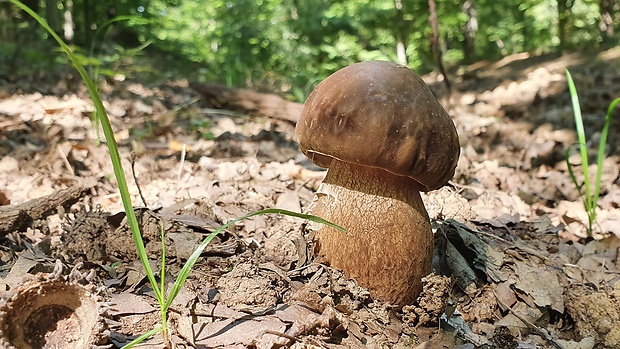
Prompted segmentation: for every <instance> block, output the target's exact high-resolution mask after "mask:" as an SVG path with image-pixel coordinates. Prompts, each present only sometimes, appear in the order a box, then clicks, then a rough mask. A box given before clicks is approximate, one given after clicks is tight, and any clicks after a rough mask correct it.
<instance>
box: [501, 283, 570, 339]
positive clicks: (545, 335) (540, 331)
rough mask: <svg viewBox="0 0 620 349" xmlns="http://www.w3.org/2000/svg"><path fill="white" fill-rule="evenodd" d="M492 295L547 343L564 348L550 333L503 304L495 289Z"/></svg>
mask: <svg viewBox="0 0 620 349" xmlns="http://www.w3.org/2000/svg"><path fill="white" fill-rule="evenodd" d="M493 295H494V296H495V299H496V300H497V303H499V305H501V306H502V307H503V308H506V309H508V311H510V313H511V314H512V315H514V316H516V317H517V318H518V319H519V320H521V322H523V323H524V324H525V325H526V326H527V327H529V328H530V329H532V330H534V331H535V332H536V333H538V334H539V335H540V336H541V337H543V338H544V339H545V340H546V341H547V342H548V343H550V344H551V345H553V346H554V347H556V348H557V349H564V347H563V346H562V345H560V343H558V342H556V341H555V339H553V338H551V335H549V333H548V332H547V331H546V330H544V329H542V328H540V327H538V326H536V325H535V324H533V323H532V322H530V321H529V320H528V319H526V318H524V317H523V316H521V315H519V314H517V312H515V311H514V310H513V309H512V308H511V307H509V306H507V305H506V304H504V302H502V301H501V300H500V299H499V297H498V296H497V293H495V290H493Z"/></svg>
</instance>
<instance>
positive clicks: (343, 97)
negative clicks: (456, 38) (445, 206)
mask: <svg viewBox="0 0 620 349" xmlns="http://www.w3.org/2000/svg"><path fill="white" fill-rule="evenodd" d="M295 133H296V136H297V140H298V142H299V146H300V149H301V151H302V152H303V153H304V155H306V156H307V157H308V158H309V159H310V160H312V162H313V163H314V164H315V165H317V166H320V167H323V168H328V171H327V175H326V177H325V180H324V181H323V183H322V184H321V185H320V187H319V188H318V190H317V192H316V194H315V196H314V199H313V201H312V203H311V204H310V205H309V208H308V212H309V213H310V214H313V215H316V216H319V217H322V218H324V219H326V220H328V221H330V222H332V223H335V224H337V225H340V226H341V227H344V228H345V229H346V230H347V232H343V231H339V230H336V229H334V228H331V227H329V226H320V227H317V228H316V229H315V231H314V250H315V255H316V256H317V258H319V260H320V261H321V262H323V263H325V264H328V265H330V266H331V267H333V268H336V269H341V270H343V271H344V272H345V274H346V275H347V276H348V277H350V278H353V279H355V280H357V282H358V283H359V284H360V285H362V286H364V287H366V288H368V290H369V291H370V293H371V295H372V296H373V297H374V298H376V299H380V300H383V301H386V302H389V303H391V304H394V305H397V306H403V305H406V304H410V303H411V302H413V301H414V300H415V298H416V297H417V296H418V295H419V293H420V292H421V290H422V282H421V279H422V277H424V276H426V275H428V274H429V273H430V272H431V262H432V254H433V233H432V231H431V226H430V221H429V217H428V213H427V212H426V209H425V207H424V203H423V202H422V198H421V197H420V192H421V191H422V192H426V191H430V190H435V189H438V188H440V187H441V186H443V185H444V184H445V183H446V182H448V180H450V178H452V176H453V175H454V170H455V168H456V164H457V161H458V157H459V153H460V148H459V140H458V134H457V132H456V128H455V126H454V123H453V122H452V120H451V118H450V116H449V115H448V113H447V112H446V111H445V109H444V108H443V107H442V106H441V104H440V103H439V102H438V101H437V99H436V98H435V97H434V95H433V93H432V92H431V91H430V89H429V88H428V86H426V84H425V83H424V81H423V80H422V79H421V78H420V77H419V76H418V75H416V74H415V73H414V72H413V71H412V70H410V69H409V68H407V67H405V66H402V65H399V64H395V63H390V62H383V61H371V62H362V63H357V64H353V65H351V66H348V67H345V68H343V69H341V70H339V71H337V72H336V73H334V74H332V75H331V76H329V77H327V78H326V79H325V80H324V81H322V82H321V83H320V84H319V85H318V86H317V87H316V88H315V89H314V91H312V93H311V94H310V96H309V97H308V99H307V101H306V103H305V105H304V109H303V111H302V114H301V116H300V119H299V121H298V122H297V126H296V128H295Z"/></svg>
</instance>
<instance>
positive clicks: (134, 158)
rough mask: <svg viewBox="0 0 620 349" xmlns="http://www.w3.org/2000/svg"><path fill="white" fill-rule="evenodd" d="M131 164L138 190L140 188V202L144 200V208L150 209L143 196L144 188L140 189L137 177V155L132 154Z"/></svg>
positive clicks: (132, 174)
mask: <svg viewBox="0 0 620 349" xmlns="http://www.w3.org/2000/svg"><path fill="white" fill-rule="evenodd" d="M129 163H130V164H131V176H132V177H133V181H134V183H136V188H138V195H140V200H142V204H144V207H148V206H147V205H146V200H145V199H144V195H142V188H140V183H139V182H138V177H137V176H136V166H135V165H136V154H135V153H133V152H132V153H131V159H130V161H129Z"/></svg>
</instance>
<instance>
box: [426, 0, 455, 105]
mask: <svg viewBox="0 0 620 349" xmlns="http://www.w3.org/2000/svg"><path fill="white" fill-rule="evenodd" d="M428 9H429V12H430V15H429V17H428V20H429V22H430V24H431V28H432V30H433V35H432V37H431V50H432V51H433V54H434V55H435V61H436V62H437V67H438V68H439V71H440V72H441V75H443V82H444V84H445V85H446V97H447V101H450V95H451V94H452V86H451V85H450V80H448V73H447V72H446V68H445V67H444V66H443V54H442V52H441V47H439V19H438V18H437V5H436V3H435V0H428Z"/></svg>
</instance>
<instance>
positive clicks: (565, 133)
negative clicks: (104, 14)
mask: <svg viewBox="0 0 620 349" xmlns="http://www.w3.org/2000/svg"><path fill="white" fill-rule="evenodd" d="M566 68H568V69H570V71H571V73H572V74H573V78H574V80H575V82H576V85H577V89H578V91H579V94H580V99H581V102H582V109H583V117H584V122H585V127H586V133H587V138H588V140H590V142H591V143H590V142H589V143H588V146H589V147H590V149H591V152H590V153H591V160H590V161H591V164H592V163H594V162H595V159H596V149H597V148H596V147H597V141H598V140H599V139H600V130H601V128H602V125H603V121H604V115H605V113H606V111H607V107H608V106H609V103H610V102H611V101H612V100H613V99H614V98H616V97H620V49H612V50H608V51H602V52H593V53H583V54H569V55H564V56H554V55H547V56H533V57H530V56H528V55H525V54H521V55H515V56H511V57H507V58H505V59H503V60H502V61H499V62H479V63H476V64H475V65H472V66H469V67H467V68H463V69H460V70H459V71H456V72H454V73H453V74H452V78H453V81H452V83H453V86H454V91H453V93H452V95H451V96H450V98H448V96H446V95H445V91H444V87H443V83H442V81H441V77H440V76H437V75H435V74H429V75H427V76H424V79H425V81H426V82H427V83H428V84H429V86H431V88H432V89H433V90H434V92H435V93H436V94H437V95H438V96H439V97H440V99H441V100H442V101H443V102H444V105H445V106H446V108H447V109H448V110H449V112H450V114H451V115H452V117H453V118H454V121H455V123H456V125H457V129H458V131H459V136H460V141H461V147H462V148H461V158H460V161H459V165H458V168H457V173H456V175H455V176H454V178H453V179H452V181H451V182H450V183H449V184H448V185H446V186H445V187H444V188H442V189H440V190H437V191H434V192H430V193H427V194H425V195H424V196H423V199H424V202H425V205H426V207H427V210H428V212H429V216H430V217H431V219H432V224H433V230H434V235H435V255H434V271H435V274H434V275H430V276H428V277H427V278H425V287H424V290H423V292H422V294H421V295H420V297H419V298H418V300H417V301H416V302H414V303H413V304H411V305H407V306H405V307H404V308H403V309H401V310H396V309H394V308H393V307H391V306H390V305H389V304H385V303H382V302H379V301H375V300H373V299H372V297H371V296H370V294H369V293H368V291H367V290H365V289H364V288H362V287H360V286H359V285H357V284H356V283H355V281H354V280H348V279H347V278H346V277H345V276H344V275H343V274H342V273H341V272H339V271H337V270H332V269H330V268H328V267H326V266H322V265H320V264H318V263H316V262H315V261H314V260H313V255H312V248H311V241H310V239H309V235H311V231H310V229H309V226H308V225H307V223H306V222H304V221H301V220H299V219H296V218H291V217H286V216H280V215H267V216H256V217H253V218H251V219H248V220H245V221H242V222H239V223H237V224H235V225H233V226H232V227H230V228H229V229H227V230H226V231H225V232H224V233H223V234H220V235H219V236H218V237H216V239H214V240H213V242H212V243H211V244H210V245H209V246H208V247H207V249H206V250H205V252H204V253H203V256H202V257H201V258H200V259H199V261H198V263H197V264H196V266H195V268H194V270H193V271H192V273H191V274H190V276H189V278H188V280H187V283H186V285H185V286H184V287H183V289H182V290H181V292H180V294H179V296H178V297H177V298H176V299H175V301H174V303H173V306H172V308H171V311H170V319H169V320H170V323H169V328H170V339H171V341H172V343H174V345H175V346H177V347H195V348H246V347H255V348H279V347H291V348H366V347H367V348H405V347H411V348H478V347H480V348H482V347H486V348H565V349H569V348H582V349H585V348H618V347H620V283H618V282H617V281H618V279H619V276H620V258H619V255H618V254H619V251H620V240H619V239H618V237H619V236H620V208H619V207H620V179H619V172H620V160H619V159H620V158H619V156H620V137H618V135H619V134H620V133H619V132H618V130H619V129H620V123H619V122H618V118H617V117H618V114H619V112H617V111H616V113H615V120H613V121H612V129H611V130H610V133H609V140H608V146H607V151H606V158H605V162H604V165H603V174H602V182H601V196H600V201H599V210H598V212H597V217H598V224H597V225H596V226H595V230H594V235H593V237H589V236H588V234H587V230H586V226H587V216H586V214H585V211H584V208H583V205H582V203H581V198H580V196H579V192H578V191H577V189H576V188H575V186H574V184H573V183H572V181H571V179H570V176H569V174H568V168H567V165H566V161H565V154H566V149H568V148H571V147H572V148H571V149H572V151H571V152H570V157H569V161H570V162H571V163H572V164H573V165H574V170H575V173H576V175H577V176H578V177H579V178H581V174H582V173H583V171H582V169H581V166H580V158H579V156H576V154H577V153H576V151H575V149H576V148H575V146H574V144H575V142H576V136H575V131H574V121H573V113H572V108H571V104H570V97H569V94H568V90H567V84H566V78H565V75H564V70H565V69H566ZM76 80H77V79H76V78H75V77H71V76H65V77H62V78H60V79H52V78H50V77H37V78H35V77H32V78H31V79H20V80H19V81H2V80H0V156H1V159H0V240H1V243H0V275H1V276H2V279H0V294H3V298H4V301H3V302H4V303H2V302H0V307H1V306H2V304H4V305H5V306H6V304H7V299H9V297H11V296H13V295H14V292H15V291H16V290H17V289H18V287H19V285H20V284H22V283H23V282H26V281H27V280H26V279H28V278H27V277H25V275H26V274H36V273H39V272H43V273H51V272H53V271H54V266H55V263H56V260H60V261H61V262H62V264H64V265H65V268H64V269H63V270H65V272H64V273H65V274H67V275H65V276H66V277H65V278H66V279H71V278H70V277H69V275H68V274H69V273H76V272H78V273H80V275H82V276H83V277H81V278H79V279H80V282H81V283H83V284H84V283H87V284H89V285H90V287H92V288H93V289H96V291H97V294H98V295H99V296H100V297H101V302H100V309H99V310H98V311H99V312H101V314H102V319H103V322H104V323H105V326H102V327H101V328H98V330H99V331H100V335H101V336H100V337H101V338H104V339H103V340H102V341H101V343H102V344H101V345H102V347H106V348H117V347H120V346H122V345H123V344H125V343H127V342H128V341H129V340H131V339H132V338H134V337H135V336H138V335H140V334H142V333H144V332H146V331H148V330H150V329H151V328H153V326H156V325H157V324H158V321H159V312H158V310H157V305H156V301H155V300H154V297H153V290H151V289H150V286H149V283H148V281H147V280H146V278H145V275H144V272H143V271H142V267H141V266H140V264H139V262H138V259H137V253H136V250H135V247H134V245H133V240H132V237H131V232H130V230H129V228H128V227H127V223H126V220H125V214H124V212H123V206H122V202H121V200H120V196H119V193H118V191H117V189H116V188H117V186H116V183H115V179H114V175H113V171H112V166H111V163H110V160H109V157H108V153H107V152H108V149H107V147H106V146H105V144H100V145H97V143H96V142H95V141H94V140H95V139H96V133H95V132H94V131H93V127H92V121H91V114H92V106H91V103H90V102H89V99H88V95H87V93H86V91H85V89H84V88H83V87H82V86H81V84H80V83H79V81H76ZM100 90H101V92H102V96H103V99H104V101H105V105H106V108H107V111H108V113H109V115H110V119H111V122H112V124H113V127H114V130H115V131H116V134H115V136H116V139H117V141H118V142H119V144H120V151H121V157H122V158H123V165H124V168H125V172H126V174H127V176H128V180H129V186H130V190H131V195H132V200H133V204H134V206H135V207H136V210H135V212H136V214H137V216H138V219H139V221H140V223H141V228H142V234H143V238H144V241H145V244H146V250H147V252H148V255H149V257H150V258H151V260H152V266H153V268H154V269H155V270H156V274H157V275H161V273H160V271H159V270H158V269H159V261H160V258H161V251H162V241H161V236H162V232H163V234H164V244H165V251H166V270H165V273H164V274H165V276H166V279H165V281H166V285H167V287H168V288H169V287H171V284H172V282H173V280H174V278H175V277H176V276H177V275H178V274H179V271H180V269H181V267H182V265H183V263H184V262H185V260H186V259H187V258H188V257H189V255H191V253H192V252H193V251H194V249H195V248H196V246H197V245H198V244H199V243H200V241H202V239H204V238H205V237H206V236H207V235H208V234H209V233H210V232H212V231H214V230H215V229H217V228H218V227H219V226H220V225H222V224H224V223H226V222H228V221H230V220H231V219H235V218H238V217H240V216H242V215H244V214H247V213H249V212H253V211H256V210H260V209H264V208H271V207H276V208H283V209H287V210H292V211H297V212H303V210H304V208H306V207H307V206H308V204H309V203H310V202H311V200H312V197H313V193H314V191H315V190H316V188H317V187H318V185H319V184H320V183H321V180H322V179H323V178H324V176H325V172H324V170H322V169H320V168H317V167H314V166H313V165H312V164H311V163H310V161H309V160H307V159H305V157H304V156H303V155H302V154H301V153H300V152H299V150H298V148H297V145H296V143H295V141H294V139H293V133H294V132H293V131H294V126H295V125H294V120H295V118H296V116H297V115H288V116H287V117H282V114H281V113H280V114H279V115H277V116H274V115H269V114H267V115H264V113H260V112H257V111H256V110H255V111H254V112H247V113H241V112H240V111H239V110H229V109H221V108H223V106H222V105H221V103H216V102H214V100H212V99H210V98H207V97H206V96H205V94H204V91H203V93H201V92H200V91H199V90H198V89H196V88H192V87H190V84H189V82H188V81H185V80H179V81H170V82H168V83H165V84H160V85H157V86H147V85H144V84H141V83H139V82H136V81H128V80H125V81H116V80H113V79H109V80H105V81H102V82H101V84H100ZM252 96H253V97H252V98H256V95H254V94H252ZM272 97H273V96H272V95H271V97H270V98H272ZM278 103H280V102H278ZM231 105H242V106H243V103H241V104H231ZM270 105H280V104H270ZM287 105H288V106H289V107H290V106H291V105H290V104H287ZM289 107H286V108H289ZM283 108H284V107H283ZM276 109H278V108H276ZM278 110H281V109H278ZM286 110H293V111H294V110H299V106H294V105H293V106H292V108H291V109H286ZM595 172H596V166H595V165H591V166H590V174H593V173H595ZM76 264H77V265H78V268H74V267H75V266H76ZM56 273H58V268H56ZM40 336H42V337H45V336H46V334H40ZM49 336H52V335H49ZM60 347H61V346H60ZM142 347H144V348H162V347H164V344H163V339H162V337H161V336H155V337H153V338H151V339H149V340H148V341H147V342H145V344H143V346H142Z"/></svg>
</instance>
